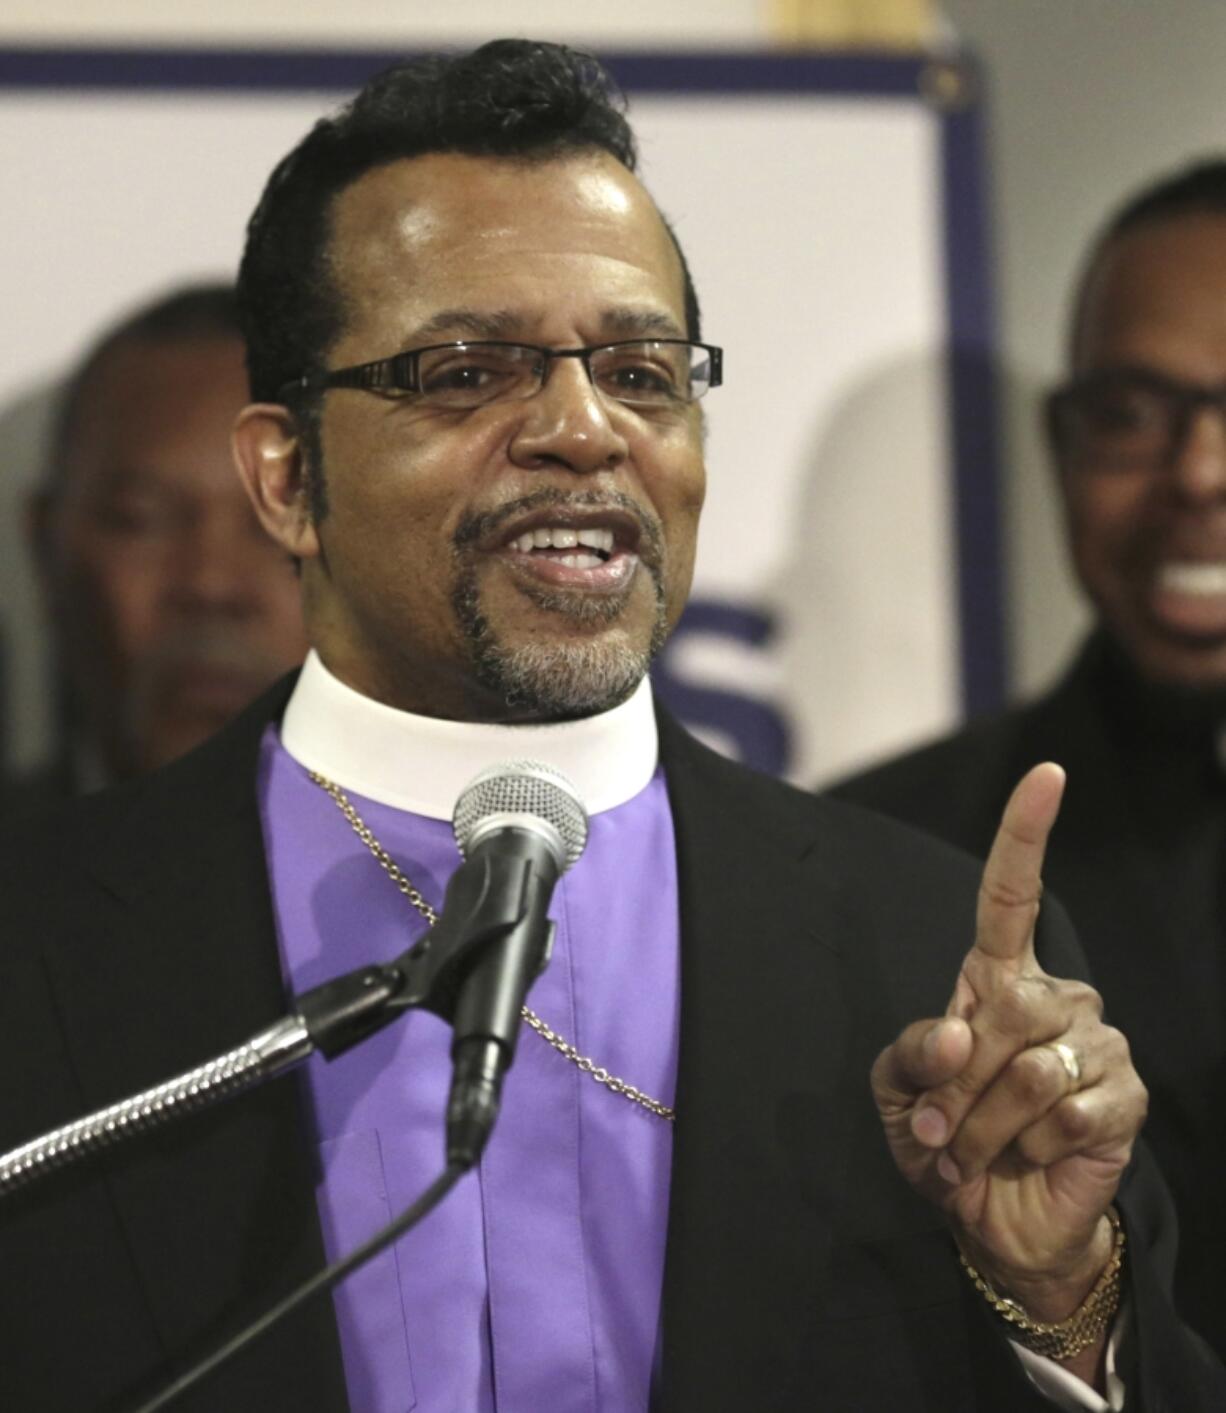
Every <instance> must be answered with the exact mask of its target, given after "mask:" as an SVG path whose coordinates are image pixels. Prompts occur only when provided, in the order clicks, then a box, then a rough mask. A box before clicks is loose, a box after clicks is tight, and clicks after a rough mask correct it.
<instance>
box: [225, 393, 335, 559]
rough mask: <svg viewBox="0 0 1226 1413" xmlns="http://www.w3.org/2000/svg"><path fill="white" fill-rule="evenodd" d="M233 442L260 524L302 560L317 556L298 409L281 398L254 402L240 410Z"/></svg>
mask: <svg viewBox="0 0 1226 1413" xmlns="http://www.w3.org/2000/svg"><path fill="white" fill-rule="evenodd" d="M231 446H232V448H233V452H234V461H235V464H236V465H237V467H238V473H239V476H240V477H241V478H242V482H243V485H244V486H245V488H246V491H247V495H248V496H249V497H250V499H251V504H252V505H253V506H254V507H255V513H256V515H257V516H258V517H259V521H260V524H261V525H263V527H264V529H265V530H267V531H268V533H269V534H270V535H271V536H272V537H273V539H274V540H276V541H277V543H278V544H279V545H281V546H282V548H284V549H285V550H287V551H288V552H289V553H290V554H292V555H293V556H294V557H295V558H296V559H313V558H314V557H315V556H316V555H318V553H319V537H318V535H317V534H316V533H315V524H314V521H313V520H312V518H311V502H310V495H309V492H308V487H307V474H308V473H307V465H306V458H305V456H304V454H303V449H302V438H301V436H300V435H299V433H298V426H297V423H296V422H295V421H294V417H293V414H292V413H291V412H290V411H289V409H288V408H286V407H281V406H280V405H279V404H277V403H273V402H254V403H251V404H250V405H249V406H248V407H244V408H243V410H242V411H241V412H240V413H239V414H238V421H237V422H235V424H234V431H233V433H232V434H231Z"/></svg>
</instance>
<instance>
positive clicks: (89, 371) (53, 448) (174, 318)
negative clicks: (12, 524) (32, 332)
mask: <svg viewBox="0 0 1226 1413" xmlns="http://www.w3.org/2000/svg"><path fill="white" fill-rule="evenodd" d="M215 338H232V339H236V340H238V339H241V338H242V329H241V326H240V321H239V312H238V297H237V294H236V291H235V288H234V286H233V285H232V284H226V283H223V282H220V281H215V282H204V283H200V284H191V285H180V286H177V287H176V288H174V289H172V290H170V291H168V292H167V293H166V294H163V295H160V296H159V297H158V298H157V299H154V300H152V301H151V302H149V303H147V304H142V305H141V306H140V307H139V308H138V309H136V310H135V311H134V312H132V313H130V314H126V315H124V317H123V318H122V319H120V320H119V321H118V322H117V323H114V324H111V325H110V326H109V327H108V328H106V329H104V330H103V331H102V333H101V334H99V335H98V336H97V337H96V338H95V339H94V341H93V342H92V343H91V344H90V346H89V348H88V349H87V350H86V351H85V353H84V354H83V355H82V356H81V358H80V359H79V360H78V362H77V363H76V365H75V366H74V367H73V369H72V371H71V372H70V373H69V374H68V377H67V379H66V380H65V382H64V386H63V388H62V389H61V391H60V393H59V396H58V399H57V402H56V407H55V411H54V413H53V415H52V419H51V425H50V429H49V434H48V441H47V455H46V458H45V460H44V464H43V477H42V485H43V490H44V492H48V493H54V492H55V491H57V490H58V489H59V487H60V485H61V483H62V479H63V476H64V472H65V467H66V465H67V463H68V461H69V459H70V452H71V448H72V440H73V437H74V436H75V434H76V428H77V422H78V420H79V418H80V414H81V407H82V404H83V401H84V394H85V392H86V389H87V388H88V387H89V384H90V382H91V381H92V380H93V378H94V375H95V374H96V373H97V371H98V369H99V368H100V367H101V366H102V364H103V363H104V362H105V361H106V359H107V358H108V357H110V355H111V354H112V353H113V352H114V351H115V349H117V348H119V347H121V346H123V347H126V346H127V345H129V344H133V343H144V344H165V343H186V342H192V341H194V340H197V339H215Z"/></svg>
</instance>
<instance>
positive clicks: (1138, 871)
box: [834, 636, 1226, 1356]
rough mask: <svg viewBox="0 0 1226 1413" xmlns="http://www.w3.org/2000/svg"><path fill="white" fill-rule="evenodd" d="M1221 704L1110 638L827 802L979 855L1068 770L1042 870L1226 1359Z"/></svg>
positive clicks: (1198, 1323) (1195, 1299) (1185, 1292)
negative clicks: (1029, 794) (1010, 704)
mask: <svg viewBox="0 0 1226 1413" xmlns="http://www.w3.org/2000/svg"><path fill="white" fill-rule="evenodd" d="M1223 715H1226V703H1222V702H1220V701H1219V702H1217V703H1215V702H1213V701H1212V700H1209V699H1206V698H1204V697H1203V696H1187V695H1180V694H1177V693H1172V692H1170V691H1164V690H1162V689H1161V688H1156V687H1152V686H1147V685H1146V684H1144V683H1142V682H1141V681H1140V680H1139V679H1138V678H1137V677H1136V675H1135V673H1134V672H1133V671H1132V670H1131V668H1130V667H1129V666H1128V664H1127V663H1126V662H1125V660H1124V659H1123V657H1122V655H1121V654H1120V653H1118V651H1117V650H1116V649H1114V648H1113V647H1112V645H1111V644H1110V643H1109V641H1108V640H1107V639H1106V638H1105V637H1102V636H1095V637H1093V638H1092V639H1091V640H1090V641H1089V642H1088V643H1087V644H1086V645H1085V646H1084V648H1083V649H1082V651H1081V653H1080V654H1079V656H1078V658H1077V661H1076V662H1075V664H1074V665H1073V667H1072V669H1071V671H1070V672H1069V673H1068V674H1067V675H1066V676H1065V678H1064V679H1063V680H1062V681H1061V682H1060V683H1059V684H1058V685H1057V686H1056V687H1055V688H1054V690H1052V691H1051V692H1048V693H1047V694H1045V695H1044V696H1042V697H1040V698H1039V699H1037V700H1036V701H1034V702H1031V703H1029V704H1027V705H1025V706H1023V707H1019V708H1015V709H1013V710H1011V711H1008V712H1004V713H1002V714H1000V715H997V716H993V717H990V718H986V719H984V720H981V721H978V722H975V723H973V724H972V725H970V726H968V727H967V728H966V729H965V730H963V731H960V732H958V733H957V734H956V735H954V736H951V737H948V738H946V739H945V740H943V741H940V742H937V743H935V744H933V745H930V746H928V747H925V748H923V749H921V750H918V751H915V752H912V753H910V754H908V755H906V756H903V757H900V758H899V759H897V760H895V761H893V762H890V763H888V764H886V765H884V766H881V767H879V768H877V769H876V770H873V771H870V772H868V773H866V774H864V775H861V776H859V777H857V778H855V779H853V780H850V781H847V782H844V783H843V784H842V785H839V786H836V787H834V793H835V794H837V795H839V796H840V797H842V798H846V799H850V800H855V801H857V802H859V803H860V804H863V805H867V806H869V807H871V808H873V809H878V810H881V811H883V812H885V813H887V814H890V815H891V816H893V817H894V818H897V819H902V820H905V821H906V822H907V823H909V824H912V825H916V826H917V827H919V828H922V829H929V830H931V831H932V832H933V833H935V834H937V835H939V836H940V837H941V838H943V839H947V840H949V841H950V842H951V843H953V844H956V845H958V846H959V847H961V848H965V849H967V850H969V851H970V852H972V853H975V854H977V855H979V856H980V857H982V856H983V855H984V854H985V853H986V852H987V849H988V848H989V846H990V844H991V840H992V836H993V833H994V831H995V828H996V824H997V822H998V821H999V818H1000V812H1001V810H1002V808H1003V807H1004V803H1005V800H1006V799H1007V798H1008V795H1009V792H1010V791H1011V790H1012V788H1013V786H1014V785H1015V784H1016V783H1017V781H1018V780H1019V779H1020V777H1021V776H1022V775H1023V774H1024V772H1025V771H1026V770H1028V769H1029V768H1030V766H1032V765H1034V764H1035V763H1036V762H1037V761H1041V760H1057V761H1059V762H1060V763H1061V764H1062V765H1064V766H1065V768H1066V769H1067V771H1068V786H1067V789H1066V791H1065V798H1064V804H1063V807H1062V809H1061V812H1060V818H1059V819H1058V820H1057V822H1056V827H1055V829H1054V831H1053V833H1052V837H1051V841H1050V844H1049V847H1048V851H1047V858H1046V862H1045V866H1044V877H1045V879H1046V882H1047V884H1048V886H1049V887H1050V888H1051V889H1052V891H1053V892H1054V893H1055V894H1056V896H1057V897H1059V899H1060V901H1061V902H1062V903H1063V904H1064V905H1065V907H1067V909H1068V911H1069V913H1070V915H1071V916H1072V918H1073V921H1074V923H1075V925H1076V928H1077V933H1078V936H1079V938H1080V940H1081V942H1082V943H1083V945H1084V947H1085V950H1086V952H1087V954H1088V956H1089V961H1090V967H1091V970H1092V972H1093V976H1094V981H1095V984H1096V985H1097V986H1098V988H1099V989H1100V990H1101V992H1102V993H1103V997H1104V1000H1105V1003H1106V1011H1107V1016H1108V1019H1110V1020H1111V1021H1112V1022H1113V1023H1114V1024H1115V1025H1117V1026H1119V1027H1120V1028H1121V1029H1122V1030H1123V1031H1124V1033H1125V1034H1126V1035H1127V1036H1128V1039H1129V1042H1130V1043H1131V1046H1132V1052H1133V1059H1134V1062H1135V1064H1136V1066H1137V1069H1138V1070H1139V1072H1140V1074H1141V1077H1142V1079H1143V1080H1144V1081H1145V1083H1146V1084H1147V1085H1148V1087H1149V1090H1150V1116H1149V1120H1148V1123H1147V1125H1146V1137H1147V1140H1148V1142H1149V1146H1150V1147H1151V1148H1152V1150H1153V1151H1154V1153H1155V1154H1156V1156H1157V1158H1158V1161H1159V1162H1160V1163H1161V1165H1162V1169H1163V1171H1164V1173H1165V1174H1166V1176H1167V1178H1168V1180H1169V1182H1170V1185H1171V1187H1172V1189H1173V1191H1174V1194H1175V1199H1176V1207H1177V1210H1178V1213H1179V1225H1180V1258H1179V1264H1178V1267H1177V1270H1176V1280H1175V1294H1176V1302H1177V1304H1178V1306H1179V1309H1180V1312H1181V1313H1182V1314H1183V1316H1184V1318H1185V1319H1187V1320H1188V1322H1189V1323H1190V1324H1192V1325H1193V1326H1194V1327H1195V1328H1196V1329H1198V1330H1200V1332H1201V1333H1202V1334H1203V1335H1205V1336H1206V1337H1207V1338H1208V1339H1209V1340H1210V1341H1211V1343H1213V1344H1214V1345H1215V1347H1216V1348H1217V1349H1218V1351H1219V1353H1222V1354H1223V1355H1224V1356H1226V1298H1224V1297H1223V1294H1222V1275H1221V1271H1222V1258H1223V1254H1224V1253H1226V1203H1223V1201H1222V1173H1223V1172H1224V1171H1226V775H1224V774H1223V771H1222V768H1221V766H1220V764H1219V762H1218V760H1217V759H1216V752H1215V739H1214V738H1215V735H1216V729H1217V727H1218V724H1219V717H1221V716H1223Z"/></svg>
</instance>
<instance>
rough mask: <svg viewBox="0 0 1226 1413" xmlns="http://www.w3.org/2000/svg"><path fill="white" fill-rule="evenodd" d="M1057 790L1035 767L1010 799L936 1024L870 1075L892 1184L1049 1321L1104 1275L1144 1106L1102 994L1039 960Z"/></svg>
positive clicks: (1046, 772) (889, 1053)
mask: <svg viewBox="0 0 1226 1413" xmlns="http://www.w3.org/2000/svg"><path fill="white" fill-rule="evenodd" d="M1063 788H1064V772H1063V771H1062V770H1061V769H1060V768H1059V766H1056V765H1051V764H1046V765H1039V766H1036V767H1035V768H1034V769H1033V770H1031V771H1030V772H1029V773H1028V774H1027V775H1026V776H1025V777H1024V778H1023V780H1022V781H1021V783H1020V784H1019V785H1018V787H1017V788H1016V790H1015V791H1014V792H1013V795H1012V797H1011V798H1010V800H1009V803H1008V805H1007V806H1006V807H1005V812H1004V815H1003V817H1002V820H1001V825H1000V829H999V831H998V833H997V835H996V839H995V842H994V843H993V846H992V852H991V854H990V855H989V857H988V861H987V864H986V865H985V867H984V872H983V882H982V885H981V888H980V894H979V908H978V916H977V920H976V935H975V944H974V946H973V947H972V948H971V950H970V951H969V952H968V953H967V955H966V958H965V960H964V961H963V963H962V968H961V971H960V972H959V974H958V979H957V982H956V984H955V985H954V989H953V994H952V996H951V997H950V1001H949V1005H948V1007H947V1008H946V1012H945V1015H944V1017H943V1018H940V1019H930V1020H921V1021H916V1022H915V1023H914V1024H912V1025H910V1026H908V1027H907V1028H906V1030H904V1031H903V1032H902V1034H901V1035H900V1036H899V1037H898V1039H897V1040H896V1041H895V1042H894V1043H893V1044H892V1045H891V1046H889V1047H888V1048H887V1049H886V1050H884V1051H883V1052H882V1053H881V1055H880V1056H879V1057H878V1059H877V1062H876V1064H875V1065H874V1066H873V1074H872V1086H873V1095H874V1098H875V1100H876V1103H877V1107H878V1110H879V1112H880V1114H881V1118H882V1122H883V1124H884V1126H885V1132H886V1137H887V1140H888V1142H889V1144H890V1148H891V1150H892V1152H893V1155H894V1159H895V1161H896V1162H897V1164H898V1166H899V1168H900V1170H901V1171H902V1173H903V1175H904V1176H905V1177H906V1178H907V1179H908V1181H909V1182H911V1183H912V1184H913V1185H914V1186H915V1187H916V1188H917V1189H918V1190H919V1191H921V1192H922V1193H923V1194H924V1195H925V1196H927V1197H929V1198H930V1199H931V1200H932V1201H933V1202H935V1203H936V1204H937V1205H938V1206H939V1207H941V1208H942V1209H943V1210H944V1211H945V1212H946V1213H947V1215H948V1216H949V1218H950V1220H951V1222H952V1224H953V1227H954V1231H955V1235H956V1237H957V1239H958V1242H959V1245H960V1246H961V1247H962V1249H963V1251H964V1252H965V1253H966V1255H967V1257H968V1259H969V1260H970V1261H971V1262H972V1264H974V1265H975V1266H976V1267H978V1268H979V1270H980V1271H981V1272H983V1273H984V1274H985V1275H986V1276H987V1277H988V1279H989V1280H990V1281H991V1283H992V1284H993V1285H994V1286H995V1288H996V1289H997V1290H998V1291H1002V1292H1007V1293H1009V1294H1010V1295H1011V1296H1013V1297H1014V1298H1015V1299H1017V1300H1018V1301H1020V1302H1021V1303H1022V1304H1023V1305H1024V1307H1025V1308H1026V1310H1027V1312H1028V1313H1029V1314H1030V1315H1031V1316H1032V1318H1035V1319H1039V1320H1047V1321H1058V1320H1062V1319H1064V1318H1066V1317H1067V1316H1068V1315H1070V1314H1072V1312H1073V1311H1074V1310H1075V1309H1076V1308H1077V1306H1078V1305H1079V1304H1080V1303H1081V1301H1082V1299H1083V1298H1084V1297H1085V1295H1086V1294H1087V1292H1088V1291H1089V1290H1090V1288H1091V1287H1092V1286H1093V1284H1094V1281H1095V1279H1096V1278H1097V1276H1098V1274H1099V1272H1100V1271H1101V1270H1102V1269H1103V1267H1104V1266H1105V1265H1106V1263H1107V1260H1108V1258H1109V1256H1110V1251H1111V1230H1110V1226H1109V1223H1108V1222H1107V1221H1106V1219H1105V1215H1104V1214H1105V1212H1106V1209H1107V1207H1108V1205H1109V1204H1110V1202H1111V1200H1112V1198H1113V1196H1114V1194H1115V1190H1116V1188H1117V1186H1118V1184H1119V1179H1120V1175H1121V1173H1122V1171H1123V1169H1124V1167H1125V1165H1126V1164H1127V1162H1128V1159H1129V1156H1130V1154H1131V1152H1132V1145H1133V1141H1134V1139H1135V1138H1136V1135H1137V1131H1138V1130H1139V1129H1140V1126H1141V1123H1142V1122H1143V1120H1144V1117H1145V1110H1146V1093H1145V1089H1144V1086H1143V1085H1142V1084H1141V1081H1140V1079H1139V1078H1138V1077H1137V1074H1136V1071H1135V1070H1134V1069H1133V1068H1132V1063H1131V1061H1130V1059H1129V1054H1128V1045H1127V1042H1126V1041H1125V1039H1124V1037H1123V1036H1122V1035H1121V1034H1120V1033H1119V1032H1118V1031H1116V1030H1112V1029H1111V1028H1110V1027H1109V1026H1106V1025H1104V1024H1103V1022H1102V1019H1101V1012H1102V1006H1101V1002H1100V1000H1099V997H1098V993H1097V992H1095V991H1094V990H1093V989H1092V988H1091V987H1089V986H1086V985H1084V984H1083V983H1081V982H1076V981H1061V980H1057V979H1056V978H1054V977H1051V976H1048V975H1047V974H1046V973H1045V972H1044V971H1043V969H1042V968H1041V967H1040V966H1039V964H1038V962H1037V961H1036V959H1035V955H1034V927H1035V921H1036V919H1037V917H1038V912H1039V902H1040V897H1041V895H1042V881H1041V869H1042V863H1043V852H1044V849H1045V847H1046V843H1047V836H1048V833H1049V832H1050V830H1051V827H1052V824H1053V823H1054V822H1055V818H1056V814H1057V811H1058V810H1059V807H1060V796H1061V793H1062V791H1063Z"/></svg>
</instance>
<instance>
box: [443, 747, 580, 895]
mask: <svg viewBox="0 0 1226 1413" xmlns="http://www.w3.org/2000/svg"><path fill="white" fill-rule="evenodd" d="M507 825H513V826H518V827H520V828H526V829H535V830H536V831H537V833H538V834H540V835H541V836H542V837H543V838H544V839H546V840H547V841H548V842H549V845H550V847H551V849H552V850H553V854H554V857H555V859H556V860H557V865H558V870H559V872H561V873H565V872H566V870H567V869H568V868H570V866H571V865H572V864H573V863H574V862H575V861H576V860H577V859H578V857H579V855H580V854H581V853H582V852H583V848H584V845H585V844H586V843H587V811H586V810H585V809H584V808H583V804H582V802H581V801H580V799H579V794H578V791H577V790H576V789H575V787H574V786H573V785H572V784H571V783H570V781H569V780H567V778H566V776H565V775H563V774H562V772H561V771H560V770H555V769H554V768H553V766H551V765H543V764H542V763H541V762H540V761H536V760H511V761H504V762H502V764H500V765H491V766H489V767H488V768H487V769H486V770H483V771H482V772H481V773H480V775H478V776H476V777H475V778H474V779H473V780H471V781H470V782H469V783H468V784H467V785H466V786H465V787H464V789H463V790H462V791H461V792H460V798H459V799H458V800H457V801H456V804H455V810H454V811H453V812H452V816H451V828H452V831H453V833H454V834H455V841H456V843H457V844H458V845H459V847H460V853H462V854H463V855H464V856H465V857H467V856H468V854H469V852H470V850H472V849H473V848H474V847H475V846H476V845H477V844H478V843H480V841H481V840H482V839H483V838H485V836H486V835H487V834H489V833H490V832H491V831H492V830H494V829H503V828H505V827H506V826H507Z"/></svg>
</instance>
